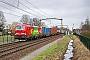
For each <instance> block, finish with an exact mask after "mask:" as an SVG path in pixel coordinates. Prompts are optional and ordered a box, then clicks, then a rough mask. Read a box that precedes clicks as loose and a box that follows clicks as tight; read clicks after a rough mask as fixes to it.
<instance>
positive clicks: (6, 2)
mask: <svg viewBox="0 0 90 60" xmlns="http://www.w3.org/2000/svg"><path fill="white" fill-rule="evenodd" d="M0 2H2V3H4V4H7V5H9V6H12V7H14V8H17V9H19V10H21V11H23V12H26V13H28V14H31V15H33V16H36V15H34V14H32V13H30V12H28V11H25V10H23V9H21V8H18V7H16V6H14V5H11V4H10V3H8V2H5V1H1V0H0ZM36 17H38V16H36Z"/></svg>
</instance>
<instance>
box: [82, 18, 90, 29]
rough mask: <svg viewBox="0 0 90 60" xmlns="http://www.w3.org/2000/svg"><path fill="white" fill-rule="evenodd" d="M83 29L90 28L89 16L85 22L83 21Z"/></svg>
mask: <svg viewBox="0 0 90 60" xmlns="http://www.w3.org/2000/svg"><path fill="white" fill-rule="evenodd" d="M81 29H82V30H90V21H89V18H87V19H86V21H85V23H82V25H81Z"/></svg>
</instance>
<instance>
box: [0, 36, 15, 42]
mask: <svg viewBox="0 0 90 60" xmlns="http://www.w3.org/2000/svg"><path fill="white" fill-rule="evenodd" d="M11 39H12V40H13V39H14V36H8V40H11ZM3 40H4V41H5V40H7V36H0V41H3Z"/></svg>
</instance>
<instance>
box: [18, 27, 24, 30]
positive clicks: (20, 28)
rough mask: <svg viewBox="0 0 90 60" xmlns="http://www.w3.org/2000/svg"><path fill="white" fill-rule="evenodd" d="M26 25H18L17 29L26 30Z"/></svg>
mask: <svg viewBox="0 0 90 60" xmlns="http://www.w3.org/2000/svg"><path fill="white" fill-rule="evenodd" d="M24 29H25V26H16V30H24Z"/></svg>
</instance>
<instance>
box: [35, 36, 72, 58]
mask: <svg viewBox="0 0 90 60" xmlns="http://www.w3.org/2000/svg"><path fill="white" fill-rule="evenodd" d="M72 36H73V35H66V36H65V37H64V38H63V39H60V40H59V41H58V42H57V43H55V44H53V45H52V46H50V47H49V48H48V49H47V50H45V51H44V52H43V53H42V54H40V55H39V56H37V57H35V58H34V60H57V59H61V60H62V58H63V54H64V53H65V51H66V49H67V45H68V43H69V41H70V38H71V37H72Z"/></svg>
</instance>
